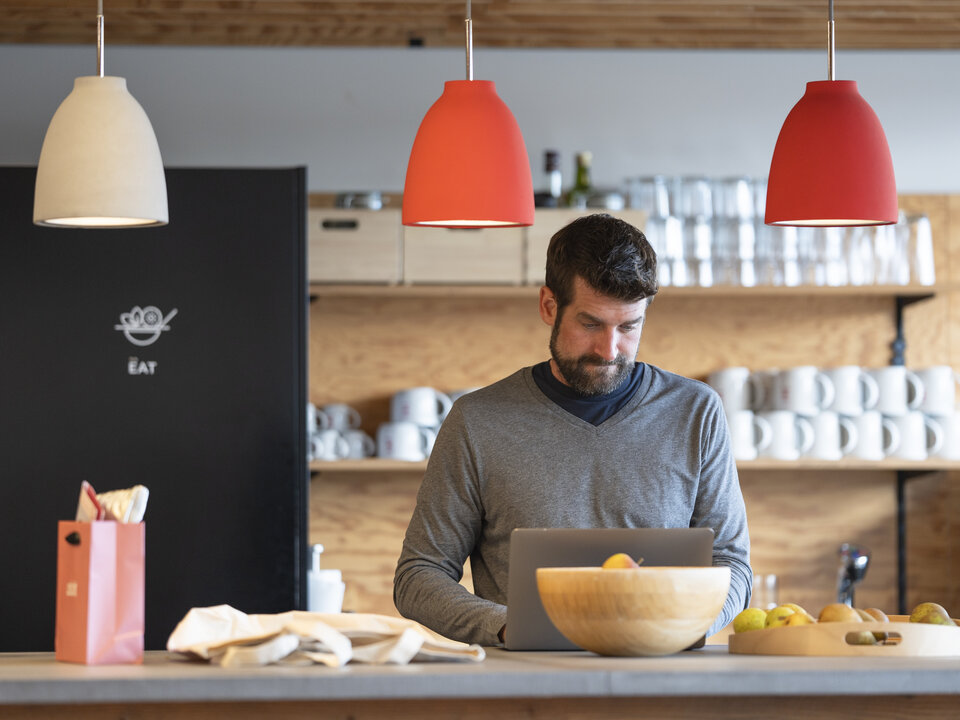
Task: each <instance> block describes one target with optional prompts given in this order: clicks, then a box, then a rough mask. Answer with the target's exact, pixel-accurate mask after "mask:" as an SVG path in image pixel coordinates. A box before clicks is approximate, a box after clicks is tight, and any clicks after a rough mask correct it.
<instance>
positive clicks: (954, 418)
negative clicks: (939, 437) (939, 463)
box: [931, 412, 960, 460]
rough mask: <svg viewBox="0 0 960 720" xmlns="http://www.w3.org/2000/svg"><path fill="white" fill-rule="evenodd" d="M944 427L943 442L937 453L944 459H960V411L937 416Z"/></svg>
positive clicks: (937, 455)
mask: <svg viewBox="0 0 960 720" xmlns="http://www.w3.org/2000/svg"><path fill="white" fill-rule="evenodd" d="M937 422H938V423H940V427H941V428H942V429H943V444H942V445H941V446H940V449H939V450H937V452H936V453H931V455H935V456H936V457H938V458H941V459H942V460H960V412H952V413H950V414H949V415H943V416H941V417H938V418H937Z"/></svg>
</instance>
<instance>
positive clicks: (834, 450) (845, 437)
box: [804, 410, 857, 460]
mask: <svg viewBox="0 0 960 720" xmlns="http://www.w3.org/2000/svg"><path fill="white" fill-rule="evenodd" d="M810 425H811V426H812V427H813V444H812V445H811V446H810V448H809V449H808V450H807V452H806V453H804V454H805V456H806V457H810V458H816V459H817V460H839V459H840V458H842V457H843V456H844V455H847V454H848V453H849V452H850V451H851V450H853V448H854V446H855V445H856V444H857V428H856V427H855V426H854V424H853V423H852V422H851V421H850V418H847V417H843V416H841V415H838V414H837V413H835V412H833V411H832V410H824V411H823V412H821V413H818V414H817V415H814V416H813V417H812V418H810Z"/></svg>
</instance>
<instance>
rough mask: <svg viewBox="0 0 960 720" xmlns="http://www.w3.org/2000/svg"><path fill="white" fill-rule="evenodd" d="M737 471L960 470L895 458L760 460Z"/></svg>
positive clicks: (952, 463) (958, 465) (950, 463)
mask: <svg viewBox="0 0 960 720" xmlns="http://www.w3.org/2000/svg"><path fill="white" fill-rule="evenodd" d="M737 469H738V470H740V471H755V470H762V471H769V470H821V471H822V470H826V471H833V472H844V471H847V470H886V471H890V472H896V471H898V470H906V471H910V472H939V471H948V470H960V461H956V460H938V459H936V458H933V459H930V460H899V459H897V458H886V459H884V460H858V459H855V458H844V459H843V460H811V459H807V458H803V459H801V460H792V461H791V460H770V459H767V458H760V459H758V460H748V461H741V462H738V463H737Z"/></svg>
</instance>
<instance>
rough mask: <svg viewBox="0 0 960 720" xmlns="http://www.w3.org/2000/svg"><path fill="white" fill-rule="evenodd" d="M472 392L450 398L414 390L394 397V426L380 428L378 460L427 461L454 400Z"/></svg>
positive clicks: (426, 389)
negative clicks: (379, 458) (380, 458)
mask: <svg viewBox="0 0 960 720" xmlns="http://www.w3.org/2000/svg"><path fill="white" fill-rule="evenodd" d="M471 391H472V389H471V390H457V391H456V392H452V393H449V394H448V393H443V392H440V391H439V390H436V389H434V388H432V387H414V388H408V389H406V390H401V391H400V392H398V393H396V394H394V395H393V397H391V398H390V422H386V423H383V424H381V425H380V427H379V428H377V456H378V457H382V458H391V459H393V460H407V461H410V462H418V461H420V460H426V459H427V458H428V457H430V453H431V451H432V450H433V443H434V441H435V440H436V439H437V430H439V429H440V424H441V423H442V422H443V420H444V418H446V417H447V413H449V412H450V409H451V408H452V407H453V402H454V400H456V399H457V398H458V397H460V396H461V395H464V394H466V393H468V392H471Z"/></svg>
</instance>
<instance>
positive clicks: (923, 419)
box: [891, 410, 943, 460]
mask: <svg viewBox="0 0 960 720" xmlns="http://www.w3.org/2000/svg"><path fill="white" fill-rule="evenodd" d="M892 420H893V422H894V424H895V425H896V426H897V429H898V430H899V431H900V446H899V447H898V448H897V449H896V450H895V451H894V452H893V453H891V455H892V456H893V457H897V458H900V459H902V460H926V459H927V458H928V457H929V456H931V455H936V454H937V453H939V452H940V448H941V447H943V428H942V427H941V425H940V423H939V422H937V421H936V420H935V419H933V418H932V417H930V416H929V415H924V414H923V413H922V412H920V411H919V410H911V411H909V412H907V413H906V414H904V415H897V416H896V417H893V418H892Z"/></svg>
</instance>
